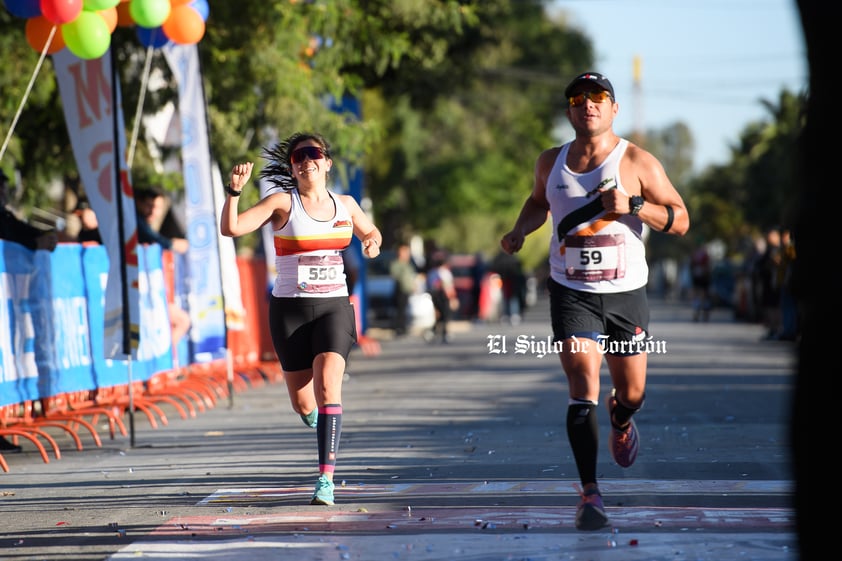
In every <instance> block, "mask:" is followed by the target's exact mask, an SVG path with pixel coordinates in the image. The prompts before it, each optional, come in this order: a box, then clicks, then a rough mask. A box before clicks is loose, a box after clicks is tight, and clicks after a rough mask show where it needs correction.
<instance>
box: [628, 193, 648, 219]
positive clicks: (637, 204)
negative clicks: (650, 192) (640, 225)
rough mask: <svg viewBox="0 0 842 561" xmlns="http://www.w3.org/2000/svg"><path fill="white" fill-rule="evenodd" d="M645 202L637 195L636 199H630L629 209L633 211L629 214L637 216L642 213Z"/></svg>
mask: <svg viewBox="0 0 842 561" xmlns="http://www.w3.org/2000/svg"><path fill="white" fill-rule="evenodd" d="M644 202H645V201H644V200H643V197H641V196H639V195H635V196H634V197H630V198H629V208H630V209H631V210H630V211H629V214H631V215H632V216H637V213H638V212H640V209H642V208H643V203H644Z"/></svg>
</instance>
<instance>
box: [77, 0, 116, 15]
mask: <svg viewBox="0 0 842 561" xmlns="http://www.w3.org/2000/svg"><path fill="white" fill-rule="evenodd" d="M119 3H120V0H82V9H83V10H87V11H89V12H99V11H101V10H107V9H108V8H113V7H114V6H116V5H117V4H119Z"/></svg>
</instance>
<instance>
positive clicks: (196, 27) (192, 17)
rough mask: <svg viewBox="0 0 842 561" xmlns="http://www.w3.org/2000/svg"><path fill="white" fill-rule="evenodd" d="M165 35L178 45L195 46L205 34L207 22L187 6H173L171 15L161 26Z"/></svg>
mask: <svg viewBox="0 0 842 561" xmlns="http://www.w3.org/2000/svg"><path fill="white" fill-rule="evenodd" d="M161 29H163V30H164V35H166V36H167V38H169V40H170V41H172V42H173V43H176V44H178V45H195V44H196V43H198V42H199V41H201V39H202V37H203V36H204V34H205V20H203V19H202V16H201V14H200V13H199V12H197V11H196V10H195V9H194V8H191V7H190V6H188V5H186V4H182V5H180V6H172V9H171V10H170V15H169V17H168V18H167V20H166V21H165V22H164V23H163V25H161Z"/></svg>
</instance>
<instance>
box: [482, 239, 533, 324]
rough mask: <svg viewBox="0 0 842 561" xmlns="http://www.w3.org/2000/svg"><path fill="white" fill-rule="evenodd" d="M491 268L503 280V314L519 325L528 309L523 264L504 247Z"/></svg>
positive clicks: (512, 322) (509, 320) (492, 262)
mask: <svg viewBox="0 0 842 561" xmlns="http://www.w3.org/2000/svg"><path fill="white" fill-rule="evenodd" d="M490 268H491V270H492V271H494V272H495V273H497V274H498V275H500V279H501V280H502V281H503V316H504V318H505V319H506V320H507V321H508V322H509V323H511V324H512V325H518V324H519V323H520V321H521V319H522V317H523V314H524V312H525V311H526V275H525V274H524V273H523V265H521V263H520V259H518V258H517V257H516V256H514V255H510V254H508V253H506V252H505V251H503V250H502V249H501V250H500V251H499V252H498V253H497V255H495V256H494V259H493V260H492V261H491V266H490Z"/></svg>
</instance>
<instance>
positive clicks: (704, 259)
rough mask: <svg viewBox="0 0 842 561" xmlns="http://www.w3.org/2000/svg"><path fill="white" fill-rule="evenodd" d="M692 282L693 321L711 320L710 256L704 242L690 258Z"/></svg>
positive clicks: (700, 242)
mask: <svg viewBox="0 0 842 561" xmlns="http://www.w3.org/2000/svg"><path fill="white" fill-rule="evenodd" d="M690 282H691V284H692V288H693V321H699V319H701V320H702V321H708V319H709V318H710V308H711V300H710V283H711V266H710V255H709V254H708V250H707V248H706V247H705V244H704V243H703V242H702V240H699V245H698V247H696V249H695V251H693V254H692V255H691V256H690Z"/></svg>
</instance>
